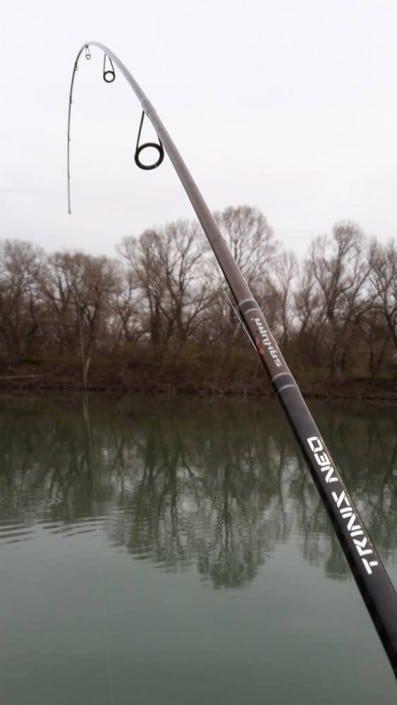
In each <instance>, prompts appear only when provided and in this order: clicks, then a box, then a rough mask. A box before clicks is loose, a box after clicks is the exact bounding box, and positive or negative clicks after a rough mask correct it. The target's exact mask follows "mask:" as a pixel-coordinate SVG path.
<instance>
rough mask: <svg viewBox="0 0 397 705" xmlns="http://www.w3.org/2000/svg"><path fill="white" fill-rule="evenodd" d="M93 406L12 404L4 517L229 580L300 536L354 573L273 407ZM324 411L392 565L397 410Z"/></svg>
mask: <svg viewBox="0 0 397 705" xmlns="http://www.w3.org/2000/svg"><path fill="white" fill-rule="evenodd" d="M90 409H91V413H90V418H91V421H90V423H89V424H88V420H87V418H86V417H85V416H84V414H83V413H82V407H81V404H80V402H79V401H78V400H77V401H73V400H71V399H70V397H65V398H63V399H62V398H60V399H59V400H57V401H51V402H49V401H46V402H45V403H44V402H43V401H37V400H31V401H26V400H9V403H6V404H3V405H2V411H1V412H0V468H1V469H0V493H1V494H0V519H1V523H2V525H4V526H7V527H8V526H9V525H16V526H19V527H21V526H23V527H24V528H26V527H27V526H28V527H33V526H34V525H35V524H36V523H40V524H41V525H42V526H43V527H44V528H46V530H47V531H57V532H59V531H63V532H65V534H67V532H68V531H69V532H72V531H76V530H80V529H81V530H83V529H82V528H81V527H84V526H85V525H89V526H91V524H94V525H95V524H98V523H101V524H103V529H104V531H105V532H106V536H107V538H108V540H109V541H110V542H111V543H112V544H113V545H114V546H117V547H123V548H124V549H126V550H127V551H129V552H130V553H131V554H132V555H134V556H136V557H139V558H142V559H146V560H150V561H152V562H154V563H155V564H157V565H160V566H162V567H164V568H166V569H169V570H173V571H176V570H186V569H187V568H189V567H191V566H195V567H196V569H197V570H198V572H199V573H200V575H201V576H202V577H203V578H204V579H207V580H209V581H210V582H211V584H212V585H214V586H215V587H219V588H221V587H226V586H227V587H239V586H242V585H245V584H247V583H249V582H250V581H251V580H252V579H253V578H254V577H255V575H256V574H257V571H258V568H259V567H260V566H261V565H262V564H264V562H265V561H266V557H267V556H268V555H269V554H271V553H272V552H273V551H274V550H275V548H276V546H277V544H279V543H283V542H286V541H287V540H288V539H289V538H290V537H291V535H292V534H295V535H296V536H297V540H298V544H299V546H300V549H301V551H302V554H303V556H304V558H305V560H308V561H309V562H310V563H312V564H316V565H319V566H323V568H324V569H325V570H326V573H327V574H328V575H329V576H331V577H337V578H343V577H344V576H346V575H347V574H348V570H347V567H346V563H345V560H344V557H343V555H342V553H341V550H340V548H339V545H338V543H337V540H336V539H335V536H334V533H333V530H332V529H331V527H330V524H329V522H328V518H327V516H326V514H325V511H324V509H323V506H322V504H321V502H320V500H319V498H318V495H317V492H316V490H315V488H314V486H313V483H312V482H311V480H310V478H309V477H308V473H307V471H306V469H305V467H304V463H303V461H302V459H301V457H300V455H299V453H298V452H297V447H296V443H295V440H294V439H293V438H292V435H291V433H290V432H289V429H288V428H287V425H286V422H285V420H284V418H283V417H282V416H281V413H280V412H279V410H278V407H277V406H276V404H275V403H274V402H268V403H258V404H257V403H250V404H244V403H240V402H224V403H219V402H217V403H216V404H211V403H210V402H209V401H207V400H206V401H202V402H200V401H183V400H178V401H177V402H171V401H163V400H162V401H156V400H151V401H145V400H134V401H132V400H128V401H125V400H124V401H120V400H118V399H108V400H103V399H99V398H97V397H96V398H93V399H92V400H91V403H90ZM317 412H318V414H317V415H319V416H320V418H319V421H320V425H321V428H322V429H323V431H324V435H325V436H326V438H327V440H328V441H329V445H330V447H332V448H333V450H334V452H335V456H336V458H337V460H339V461H340V464H341V465H342V467H343V475H344V477H345V478H346V482H347V485H348V487H349V488H350V491H351V493H352V495H353V496H354V498H355V500H356V501H357V504H358V505H359V507H360V508H361V510H362V514H363V517H364V518H365V522H366V524H367V527H368V529H369V531H370V533H371V534H372V536H373V538H374V540H375V542H376V543H377V545H378V546H379V548H380V550H381V552H382V555H383V556H384V557H385V559H386V560H389V559H390V558H391V557H392V554H393V551H395V549H396V544H397V533H396V521H397V520H396V516H397V515H396V488H395V479H396V470H397V433H396V431H397V428H396V425H397V421H396V419H395V416H394V415H393V414H391V413H388V412H387V411H380V410H376V411H366V412H363V411H358V410H355V409H351V410H346V408H344V409H343V411H341V408H340V407H335V409H329V408H326V407H325V406H324V405H321V406H319V408H318V409H317ZM90 522H91V524H90ZM21 537H22V538H23V537H25V538H27V537H28V534H23V535H22V533H21ZM2 538H3V537H2V531H1V529H0V540H1V539H2ZM4 540H5V539H4Z"/></svg>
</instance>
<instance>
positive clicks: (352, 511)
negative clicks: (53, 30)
mask: <svg viewBox="0 0 397 705" xmlns="http://www.w3.org/2000/svg"><path fill="white" fill-rule="evenodd" d="M90 46H95V47H97V48H98V49H100V50H101V51H102V52H104V54H105V55H106V56H107V57H109V58H110V59H111V60H112V61H113V63H114V65H115V66H117V67H118V69H119V70H120V72H121V73H122V74H123V76H124V77H125V79H126V80H127V82H128V83H129V85H130V86H131V88H132V90H133V91H134V93H135V95H136V97H137V98H138V100H139V101H140V103H141V106H142V110H143V111H144V113H145V114H146V115H147V117H148V118H149V120H150V121H151V123H152V125H153V127H154V129H155V131H156V133H157V136H158V138H159V140H160V143H161V144H162V145H163V147H164V151H165V152H166V153H167V155H168V157H169V159H170V160H171V163H172V164H173V166H174V168H175V171H176V173H177V174H178V176H179V179H180V181H181V183H182V185H183V187H184V189H185V191H186V194H187V196H188V198H189V200H190V202H191V204H192V206H193V209H194V211H195V213H196V215H197V218H198V220H199V221H200V223H201V225H202V227H203V230H204V232H205V234H206V237H207V239H208V242H209V244H210V246H211V248H212V250H213V252H214V254H215V257H216V259H217V261H218V264H219V266H220V268H221V270H222V272H223V274H224V276H225V279H226V281H227V283H228V285H229V287H230V290H231V292H232V295H233V298H234V299H235V302H236V305H237V306H238V310H239V312H240V315H241V318H242V320H243V321H244V324H245V326H246V328H247V330H248V332H249V334H250V336H251V338H252V341H253V343H254V345H255V348H256V351H257V353H258V355H259V357H260V359H261V361H262V363H263V366H264V368H265V370H266V372H267V374H268V375H269V378H270V380H271V383H272V386H273V388H274V390H275V392H276V394H277V396H278V398H279V400H280V403H281V406H282V407H283V409H284V411H285V413H286V416H287V418H288V421H289V423H290V425H291V427H292V429H293V431H294V433H295V436H296V438H297V441H298V443H299V445H300V447H301V449H302V451H303V454H304V457H305V459H306V462H307V465H308V467H309V470H310V473H311V476H312V478H313V480H314V483H315V485H316V487H317V489H318V492H319V494H320V497H321V499H322V501H323V503H324V505H325V508H326V510H327V512H328V515H329V517H330V520H331V522H332V525H333V527H334V529H335V532H336V534H337V536H338V539H339V542H340V545H341V547H342V550H343V552H344V554H345V556H346V559H347V562H348V564H349V566H350V568H351V571H352V573H353V576H354V578H355V581H356V583H357V586H358V589H359V591H360V593H361V596H362V598H363V600H364V603H365V604H366V606H367V609H368V611H369V614H370V616H371V618H372V621H373V623H374V625H375V628H376V630H377V632H378V634H379V637H380V639H381V642H382V644H383V646H384V649H385V651H386V653H387V656H388V658H389V660H390V663H391V666H392V668H393V671H394V674H395V676H396V677H397V594H396V591H395V589H394V587H393V585H392V583H391V580H390V578H389V576H388V574H387V571H386V569H385V567H384V565H383V563H382V560H381V558H380V556H379V554H378V552H377V550H376V548H375V546H374V544H373V543H372V541H371V539H370V538H369V536H368V533H367V531H366V529H365V527H364V524H363V522H362V520H361V518H360V516H359V513H358V511H357V509H356V507H355V506H354V503H353V500H352V498H351V497H350V495H349V493H348V491H347V489H346V487H345V485H344V483H343V481H342V479H341V476H340V474H339V472H338V470H337V469H336V467H335V464H334V462H333V460H332V458H331V454H330V452H329V450H328V448H327V447H326V445H325V442H324V440H323V438H322V436H321V434H320V431H319V429H318V428H317V426H316V424H315V422H314V420H313V417H312V415H311V413H310V411H309V409H308V407H307V405H306V402H305V401H304V399H303V397H302V394H301V392H300V390H299V387H298V385H297V383H296V381H295V379H294V377H293V376H292V374H291V372H290V370H289V368H288V365H287V363H286V362H285V360H284V358H283V356H282V353H281V351H280V349H279V347H278V345H277V343H276V341H275V339H274V337H273V335H272V332H271V330H270V328H269V326H268V324H267V322H266V319H265V317H264V315H263V313H262V311H261V310H260V309H259V306H258V304H257V302H256V301H255V299H254V297H253V295H252V293H251V291H250V289H249V287H248V285H247V283H246V281H245V279H244V277H243V276H242V273H241V272H240V270H239V268H238V266H237V264H236V263H235V261H234V259H233V257H232V255H231V252H230V250H229V248H228V246H227V244H226V242H225V240H224V238H223V237H222V235H221V233H220V231H219V228H218V226H217V225H216V223H215V220H214V218H213V216H212V214H211V212H210V210H209V208H208V206H207V204H206V203H205V201H204V199H203V196H202V195H201V193H200V191H199V189H198V187H197V185H196V184H195V182H194V180H193V178H192V176H191V174H190V172H189V170H188V168H187V166H186V164H185V162H184V161H183V159H182V157H181V155H180V153H179V151H178V149H177V148H176V146H175V144H174V142H173V140H172V139H171V137H170V135H169V134H168V132H167V130H166V128H165V126H164V125H163V123H162V121H161V119H160V118H159V116H158V114H157V112H156V111H155V109H154V107H153V105H152V104H151V103H150V101H149V100H148V98H147V97H146V95H145V93H144V92H143V91H142V89H141V88H140V86H139V85H138V83H137V82H136V80H135V78H134V77H133V76H132V75H131V73H130V71H129V70H128V69H127V68H126V66H125V65H124V64H123V63H122V61H120V59H119V58H118V57H117V56H116V55H115V54H114V53H113V52H112V51H111V50H110V49H108V48H107V47H106V46H104V45H103V44H100V43H98V42H87V43H86V44H84V45H83V46H82V48H81V49H80V51H79V52H78V54H77V58H76V60H75V64H74V69H73V75H72V81H71V87H70V96H69V113H68V142H67V157H68V204H69V212H70V120H71V106H72V98H73V86H74V80H75V74H76V70H77V66H78V61H79V58H80V56H81V54H82V53H83V52H86V55H87V52H88V55H90V54H89V47H90Z"/></svg>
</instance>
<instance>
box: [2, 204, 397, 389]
mask: <svg viewBox="0 0 397 705" xmlns="http://www.w3.org/2000/svg"><path fill="white" fill-rule="evenodd" d="M214 216H215V219H216V221H217V223H218V225H219V227H220V230H221V232H222V234H223V235H224V237H225V238H226V240H227V242H228V244H229V246H230V248H231V251H232V254H233V256H234V258H235V260H236V262H237V264H238V265H239V266H240V268H241V270H242V273H243V275H244V277H245V278H246V280H247V281H248V284H249V286H250V288H251V290H252V292H253V294H254V296H255V297H256V299H257V300H258V302H259V304H260V306H261V307H262V308H263V311H264V313H265V315H266V317H267V319H268V321H269V324H270V327H271V328H272V330H273V332H274V333H275V336H276V338H277V339H278V341H279V342H280V345H281V347H282V349H283V351H284V352H285V354H286V355H287V358H288V359H290V360H291V362H292V364H295V365H297V366H298V368H307V369H312V368H314V369H317V370H319V371H321V373H322V374H325V375H327V377H328V378H331V379H332V380H334V381H339V380H343V379H346V378H349V377H351V376H357V375H362V376H363V377H370V378H375V377H380V376H384V377H385V376H386V377H391V376H393V375H394V374H395V372H396V369H397V246H396V242H395V241H394V240H391V241H390V242H388V243H386V244H384V243H381V242H380V241H379V240H378V239H377V238H376V237H372V238H368V237H366V235H365V234H364V233H363V231H362V230H361V228H360V227H359V226H358V225H357V224H356V223H354V222H350V221H341V222H338V223H336V224H335V225H334V227H333V229H332V232H331V233H328V234H324V235H319V236H318V237H316V238H314V239H313V240H312V242H311V243H310V245H309V247H308V249H307V252H306V254H305V255H304V256H303V257H301V258H300V259H298V258H297V256H296V254H295V253H294V252H292V251H288V250H285V249H284V248H283V247H282V245H281V243H280V242H279V241H278V240H277V239H276V237H275V235H274V233H273V231H272V229H271V227H270V225H269V223H268V222H267V220H266V218H265V216H264V215H263V214H262V213H261V212H260V211H259V210H258V209H256V208H252V207H250V206H246V205H243V206H238V207H228V208H226V209H225V210H223V211H222V212H216V213H215V214H214ZM246 348H247V339H246V337H245V334H244V331H243V330H242V327H241V324H240V321H239V320H238V316H237V314H236V311H235V307H234V305H233V302H232V301H231V297H230V294H229V293H228V290H227V287H226V284H225V283H224V281H223V277H222V275H221V273H220V272H219V270H218V267H217V265H216V263H215V261H214V256H213V254H212V252H211V251H210V250H209V247H208V244H207V243H206V241H205V238H204V235H203V234H202V231H201V228H200V226H199V224H198V223H197V222H195V221H188V220H177V221H175V222H172V223H169V224H167V225H165V226H164V227H161V228H153V229H149V230H145V231H144V232H142V233H141V234H140V235H139V236H136V237H134V236H129V237H125V238H123V239H122V241H121V242H120V243H119V245H118V246H117V255H116V256H115V257H113V258H112V257H106V256H94V255H90V254H87V253H85V252H83V251H73V252H71V251H59V252H54V253H46V252H44V251H43V250H42V249H41V248H39V247H37V246H35V245H34V244H32V243H30V242H26V241H23V240H9V239H5V240H2V241H1V242H0V363H1V369H2V370H3V371H4V370H5V369H8V368H9V367H10V366H15V365H18V364H21V363H23V362H24V361H34V360H36V361H37V360H43V359H44V360H49V359H51V358H54V359H55V358H57V359H67V358H68V356H69V357H71V356H76V357H77V358H80V360H81V361H82V365H83V370H84V377H85V379H87V376H88V375H89V373H90V369H91V367H92V365H93V363H94V362H95V360H96V359H98V358H100V357H101V356H102V357H103V356H108V357H111V356H112V355H118V356H119V357H120V356H122V357H124V359H125V360H126V361H128V360H129V359H130V358H131V359H132V358H133V359H134V360H135V362H136V361H138V362H139V360H140V359H142V360H144V359H145V357H147V356H150V357H151V359H152V360H155V361H157V362H159V361H160V362H161V361H162V360H164V359H165V358H166V357H167V355H170V354H172V355H173V356H174V358H176V357H178V355H184V356H185V358H186V355H188V354H189V351H194V350H206V351H207V354H208V355H211V354H214V355H216V354H218V355H219V354H221V352H222V354H223V353H225V354H229V353H230V354H231V352H230V351H233V353H234V354H235V353H236V351H240V352H242V353H243V354H244V351H245V349H246ZM192 354H193V353H192Z"/></svg>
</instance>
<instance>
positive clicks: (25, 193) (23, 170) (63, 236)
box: [0, 0, 397, 253]
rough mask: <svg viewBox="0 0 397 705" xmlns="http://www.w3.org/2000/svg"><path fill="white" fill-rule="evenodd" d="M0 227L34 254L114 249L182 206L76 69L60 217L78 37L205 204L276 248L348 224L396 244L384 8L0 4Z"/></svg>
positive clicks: (389, 47) (87, 69)
mask: <svg viewBox="0 0 397 705" xmlns="http://www.w3.org/2000/svg"><path fill="white" fill-rule="evenodd" d="M0 22H1V28H2V32H1V35H2V36H1V54H2V55H1V70H0V84H1V95H2V105H3V107H2V110H1V116H0V120H1V137H0V139H1V174H0V178H1V181H0V193H1V216H2V217H1V229H0V237H12V238H24V239H29V240H32V241H34V242H36V243H38V244H41V245H43V246H44V247H46V248H49V249H54V248H65V247H69V248H74V247H83V248H84V249H86V250H87V251H90V252H107V253H111V252H112V251H113V248H114V245H115V244H116V243H117V242H118V241H119V240H120V239H121V238H122V237H123V236H125V235H129V234H137V233H139V232H140V231H141V230H142V229H144V228H146V227H150V226H153V225H156V224H162V223H164V222H166V221H168V220H171V219H175V218H177V217H181V216H182V217H191V216H192V215H193V214H192V210H191V207H190V204H189V202H188V201H187V198H186V196H185V195H184V192H183V190H182V187H181V186H180V184H179V182H178V180H177V177H176V176H175V175H174V173H173V171H172V168H171V166H170V164H169V163H168V162H167V164H166V163H164V164H163V165H162V166H161V167H160V168H159V169H158V170H156V171H153V172H142V171H140V170H139V169H137V168H136V167H135V165H134V163H133V151H134V145H135V141H136V133H137V127H138V121H139V117H140V109H139V104H138V102H137V100H136V99H135V98H134V96H133V94H132V92H131V91H130V89H129V87H128V85H127V84H126V83H125V81H124V80H123V79H122V78H121V77H120V76H118V77H117V80H116V82H115V83H114V84H112V85H105V84H104V83H103V81H102V70H101V66H102V58H101V57H100V55H99V54H98V53H95V52H93V60H92V61H91V62H86V61H82V62H81V69H80V70H79V72H78V80H77V86H76V93H75V103H74V115H73V131H72V177H73V178H72V186H73V206H74V208H73V215H72V216H68V215H67V213H66V198H65V194H66V181H65V145H66V114H67V95H68V89H69V81H70V74H71V70H72V66H73V61H74V56H75V53H76V51H77V50H78V48H79V47H80V46H81V44H83V43H84V41H86V40H89V39H91V40H93V39H95V40H98V41H101V42H103V43H105V44H107V45H108V46H110V47H111V48H112V49H113V50H114V51H115V52H116V54H118V55H119V56H120V58H121V59H122V61H124V62H125V63H126V64H127V66H128V67H129V68H130V70H131V71H132V73H133V74H134V75H135V77H136V78H137V80H138V82H140V83H141V85H142V87H143V89H144V90H145V91H146V93H147V94H148V96H149V98H150V99H151V100H152V102H153V103H154V105H155V107H156V108H157V111H158V112H159V114H160V116H161V117H162V119H163V121H164V122H165V124H166V126H167V127H168V129H169V131H170V133H171V135H172V136H173V138H174V141H175V142H176V144H177V145H178V147H179V149H180V150H181V152H182V155H183V156H184V158H185V160H186V162H187V164H188V166H189V168H190V169H191V171H192V173H193V176H194V177H195V179H196V181H197V182H198V185H199V187H200V188H201V189H202V192H203V194H204V197H205V198H206V199H207V201H208V204H209V206H210V208H212V209H222V208H224V207H225V206H227V205H238V204H240V203H248V204H251V205H255V206H258V207H259V208H260V209H261V210H262V211H263V212H264V214H265V215H266V217H267V218H268V220H269V222H270V224H271V225H272V227H273V228H274V231H275V233H276V235H277V237H279V238H280V239H281V240H282V241H283V242H284V243H285V245H286V246H287V247H292V248H294V249H295V250H296V251H297V252H302V251H303V249H304V248H305V246H306V245H307V243H308V242H309V240H310V238H311V237H312V236H314V235H316V234H319V233H322V232H326V231H329V230H330V228H331V227H332V224H333V223H334V221H335V220H338V219H344V218H349V219H353V220H356V221H357V222H359V223H360V224H361V226H362V227H363V228H364V230H365V231H366V232H367V233H369V234H377V235H378V236H379V237H380V238H382V239H384V240H386V239H388V238H390V237H392V236H394V235H395V234H396V222H397V214H396V209H395V200H396V199H395V185H396V177H397V139H396V134H395V133H396V125H397V91H396V80H397V79H396V54H397V42H396V37H397V32H396V30H397V2H396V1H395V0H392V1H390V2H387V1H386V0H384V1H382V0H372V1H368V0H332V1H331V0H329V1H328V2H321V0H320V1H319V0H300V2H297V1H296V0H272V2H269V0H255V1H252V0H246V1H244V2H243V1H242V0H241V1H240V2H233V1H232V0H219V1H218V2H217V1H216V0H212V2H209V1H207V0H200V2H196V3H192V2H189V0H167V2H164V1H163V2H162V1H161V0H151V1H150V2H143V1H141V2H139V3H134V2H131V1H130V2H121V1H119V0H113V2H112V1H110V0H109V1H108V2H98V0H96V1H95V2H93V1H90V2H81V1H77V0H68V2H66V1H65V0H63V1H61V2H59V1H58V2H54V0H52V2H49V0H36V1H35V2H31V1H29V2H28V1H27V0H22V1H20V2H18V3H4V4H3V9H2V10H1V16H0Z"/></svg>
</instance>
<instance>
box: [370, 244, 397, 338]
mask: <svg viewBox="0 0 397 705" xmlns="http://www.w3.org/2000/svg"><path fill="white" fill-rule="evenodd" d="M370 282H371V287H372V290H373V293H374V296H375V304H376V307H377V309H378V311H381V313H382V315H383V316H384V319H385V321H386V324H387V327H388V329H389V331H390V335H391V339H392V341H393V345H394V348H395V349H396V350H397V248H396V244H395V242H394V240H391V241H390V242H389V243H388V244H387V245H381V244H380V243H379V242H377V241H376V240H373V241H372V242H371V246H370Z"/></svg>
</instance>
